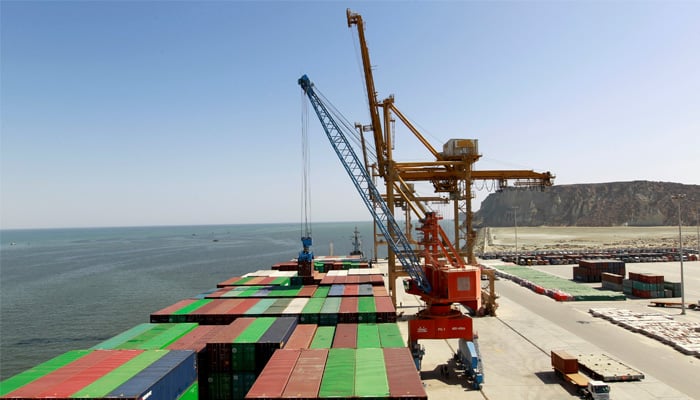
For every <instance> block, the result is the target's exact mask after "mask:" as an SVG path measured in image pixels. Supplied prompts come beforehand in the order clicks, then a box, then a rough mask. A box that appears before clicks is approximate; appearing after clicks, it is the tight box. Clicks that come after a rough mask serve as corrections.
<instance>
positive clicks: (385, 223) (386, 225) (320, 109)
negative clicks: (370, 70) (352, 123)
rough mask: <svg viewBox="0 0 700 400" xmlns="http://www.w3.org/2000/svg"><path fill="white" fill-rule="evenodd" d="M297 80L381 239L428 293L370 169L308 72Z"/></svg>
mask: <svg viewBox="0 0 700 400" xmlns="http://www.w3.org/2000/svg"><path fill="white" fill-rule="evenodd" d="M298 83H299V85H300V86H301V88H302V89H303V90H304V93H305V94H306V96H307V97H308V98H309V102H310V103H311V105H312V106H313V108H314V111H315V112H316V115H317V116H318V119H319V120H320V121H321V124H322V125H323V129H324V131H325V132H326V136H327V137H328V140H329V141H330V142H331V145H332V146H333V150H335V153H336V154H337V155H338V158H339V159H340V161H341V163H342V164H343V167H344V168H345V171H346V172H347V173H348V175H349V176H350V179H351V180H352V182H353V184H354V185H355V188H356V189H357V191H358V193H359V194H360V196H361V197H362V200H363V201H364V203H365V205H366V206H367V209H368V210H369V212H370V213H371V214H372V216H373V217H374V220H375V221H376V223H377V226H378V228H379V230H380V231H381V232H382V235H383V236H384V239H386V242H387V243H388V244H389V246H390V247H391V250H392V251H393V252H394V254H396V256H397V257H398V258H399V261H400V262H401V265H402V266H403V268H404V269H405V270H406V272H408V274H409V275H410V277H411V278H412V280H413V282H414V284H415V285H416V286H417V288H418V289H419V290H420V291H421V292H423V293H430V291H431V290H432V288H431V285H430V282H429V281H428V278H427V277H426V275H425V271H424V270H423V267H422V265H421V263H420V260H419V259H418V256H417V255H416V253H415V252H414V251H413V248H412V247H411V244H410V242H409V241H408V238H406V235H405V234H404V233H403V232H402V231H401V229H400V227H399V224H398V223H397V222H396V220H395V219H394V216H393V214H392V213H391V212H390V211H389V207H388V206H387V204H386V203H385V202H384V201H382V200H381V198H382V196H381V194H380V193H379V190H378V189H377V187H376V186H375V185H374V183H373V182H372V179H371V177H370V174H369V172H367V169H366V168H365V167H364V165H363V164H362V163H361V162H360V158H359V157H358V156H357V153H355V150H354V149H353V147H352V146H351V145H350V142H349V141H348V139H347V136H346V135H345V134H344V133H343V129H344V128H345V127H344V126H342V125H340V124H338V122H336V120H335V119H334V118H333V115H332V114H331V113H330V111H329V109H328V107H326V105H325V104H324V102H323V101H322V100H321V99H320V97H319V96H318V94H317V93H316V91H315V90H314V87H313V84H312V83H311V81H310V80H309V77H308V76H306V75H304V76H302V77H301V78H299V81H298ZM373 199H375V200H377V201H376V204H377V205H378V209H375V207H374V206H373V202H374V201H373Z"/></svg>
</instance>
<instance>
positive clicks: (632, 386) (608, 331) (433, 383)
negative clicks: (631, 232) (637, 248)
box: [378, 260, 700, 400]
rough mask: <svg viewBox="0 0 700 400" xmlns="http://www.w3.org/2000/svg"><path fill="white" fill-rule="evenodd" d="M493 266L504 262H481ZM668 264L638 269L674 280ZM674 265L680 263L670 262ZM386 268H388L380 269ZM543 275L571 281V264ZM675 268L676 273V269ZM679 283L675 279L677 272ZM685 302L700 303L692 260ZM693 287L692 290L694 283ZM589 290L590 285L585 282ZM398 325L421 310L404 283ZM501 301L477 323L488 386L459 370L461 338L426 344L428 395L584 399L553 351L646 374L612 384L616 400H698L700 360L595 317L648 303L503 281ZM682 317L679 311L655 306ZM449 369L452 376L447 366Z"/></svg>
mask: <svg viewBox="0 0 700 400" xmlns="http://www.w3.org/2000/svg"><path fill="white" fill-rule="evenodd" d="M482 262H483V263H484V264H486V265H489V264H491V265H497V264H503V262H502V261H498V262H496V261H495V260H482ZM666 264H667V263H650V264H635V265H634V266H633V267H634V268H640V269H643V270H647V271H649V272H654V270H655V268H660V269H663V270H664V271H665V273H666V274H667V275H670V272H669V270H670V269H671V268H673V267H672V266H669V265H666ZM670 264H673V263H670ZM378 267H379V268H380V269H384V270H385V269H386V265H385V264H382V263H381V262H380V263H379V264H378ZM536 268H538V269H540V270H545V271H546V272H547V273H551V274H554V275H559V276H562V277H566V276H570V274H571V266H538V267H536ZM674 269H675V268H674ZM671 277H672V278H674V277H673V276H672V275H671ZM685 278H686V298H688V299H695V298H700V286H695V285H694V282H697V281H698V280H699V279H700V262H688V263H686V270H685ZM689 283H690V285H689ZM586 285H590V284H586ZM396 287H397V288H398V296H397V302H398V303H399V304H398V307H397V312H398V313H399V315H401V313H403V315H402V316H401V317H400V318H399V319H398V322H399V328H400V329H401V330H402V333H403V334H404V335H406V334H407V332H406V330H407V329H408V328H407V323H406V322H405V320H406V319H407V318H409V317H410V315H411V314H412V313H415V312H417V311H418V310H419V309H420V305H419V303H418V300H417V298H416V297H415V296H412V295H407V294H405V293H404V292H403V291H402V289H401V288H402V285H397V286H396ZM496 292H497V294H498V296H499V299H498V303H499V308H498V310H497V317H483V318H476V319H475V320H474V327H475V330H476V331H477V333H478V335H479V344H480V349H481V355H482V359H483V365H484V385H483V387H482V390H481V391H477V390H473V389H471V388H470V387H469V385H468V384H467V382H466V380H465V379H464V377H463V376H461V375H460V374H461V371H459V370H458V369H455V368H456V363H455V362H454V361H453V360H452V354H453V353H454V351H456V350H457V346H458V345H457V341H456V340H433V341H429V340H426V341H423V342H421V344H423V345H424V346H425V347H426V351H425V356H424V358H423V365H422V368H421V378H422V380H423V383H424V385H425V389H426V392H427V394H428V398H434V399H439V398H453V397H456V396H459V398H461V399H489V400H499V399H502V400H512V399H531V398H537V399H545V400H546V399H551V400H557V399H567V398H572V399H574V398H579V397H578V395H577V394H576V393H575V392H574V391H573V390H569V389H568V387H567V386H566V385H564V382H563V381H562V380H561V378H559V377H558V376H556V374H555V372H554V370H553V369H552V367H551V364H550V356H549V354H550V353H549V352H550V351H551V350H552V349H567V350H568V351H569V352H570V353H571V354H606V355H608V356H609V357H611V358H612V359H614V360H616V361H617V362H620V363H622V364H625V365H627V366H629V367H630V368H632V369H634V370H635V371H639V372H640V373H642V374H644V378H643V379H641V380H634V381H622V382H610V383H609V384H610V387H611V392H610V394H611V398H612V399H616V400H626V399H629V400H633V399H634V400H638V399H642V400H652V399H660V398H663V399H698V398H700V381H698V379H697V377H698V376H700V359H699V358H697V357H694V356H690V355H685V354H683V353H681V352H679V351H678V350H676V349H674V348H673V347H670V346H666V345H664V344H662V343H660V342H658V341H657V340H654V339H653V338H650V337H648V336H645V335H642V334H639V333H635V332H631V331H629V330H627V329H624V328H622V327H620V326H617V325H614V324H612V323H610V322H608V321H606V320H603V319H601V318H596V317H594V316H593V315H591V314H590V313H589V312H588V310H589V309H590V308H592V307H618V308H625V309H631V310H635V311H639V312H643V311H647V312H648V311H649V310H650V307H649V306H648V304H649V300H648V299H628V300H626V301H603V302H601V301H594V302H591V301H571V302H557V301H555V300H554V299H552V298H550V297H547V296H545V295H540V294H537V293H535V292H533V291H531V290H530V289H528V288H525V287H523V286H520V285H518V284H517V283H514V282H512V281H508V280H498V281H496ZM651 310H652V311H655V312H656V311H658V312H666V313H668V314H669V315H670V316H673V317H674V318H677V317H681V316H680V315H678V314H679V310H678V309H673V308H670V309H655V308H654V309H651ZM682 317H683V318H682V319H683V320H687V321H694V322H698V323H700V312H697V311H688V313H687V315H685V316H682ZM443 365H446V366H447V374H443V373H442V366H443Z"/></svg>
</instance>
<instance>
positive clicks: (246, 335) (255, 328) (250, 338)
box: [231, 317, 277, 372]
mask: <svg viewBox="0 0 700 400" xmlns="http://www.w3.org/2000/svg"><path fill="white" fill-rule="evenodd" d="M276 320H277V319H276V318H272V317H261V318H256V319H255V321H253V322H252V323H251V324H250V325H248V327H247V328H246V329H245V330H244V331H243V332H241V334H240V335H238V337H237V338H236V340H234V341H233V343H232V345H231V357H232V359H231V368H232V370H233V371H240V372H243V371H255V343H256V342H257V341H258V340H260V338H261V337H262V335H264V334H265V332H267V330H268V329H269V328H270V326H271V325H272V324H273V323H274V322H275V321H276Z"/></svg>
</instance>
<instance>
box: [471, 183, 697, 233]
mask: <svg viewBox="0 0 700 400" xmlns="http://www.w3.org/2000/svg"><path fill="white" fill-rule="evenodd" d="M674 194H685V195H686V197H685V198H684V199H683V201H682V203H681V214H682V220H683V224H684V225H695V224H696V223H697V212H698V208H699V207H700V185H684V184H680V183H671V182H650V181H634V182H611V183H592V184H578V185H555V186H552V187H549V188H547V189H545V190H544V191H542V192H541V191H537V190H528V189H517V188H509V189H506V190H504V191H502V192H499V193H492V194H490V195H489V196H488V197H487V198H486V200H484V201H483V202H482V203H481V208H480V209H479V211H478V212H476V213H475V215H474V224H475V227H482V226H492V227H496V226H513V224H514V217H515V215H516V214H517V219H518V226H541V225H547V226H620V225H629V226H662V225H678V205H677V203H675V202H674V200H673V199H672V198H671V196H672V195H674Z"/></svg>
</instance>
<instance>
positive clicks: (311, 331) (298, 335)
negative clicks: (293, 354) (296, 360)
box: [284, 324, 318, 349]
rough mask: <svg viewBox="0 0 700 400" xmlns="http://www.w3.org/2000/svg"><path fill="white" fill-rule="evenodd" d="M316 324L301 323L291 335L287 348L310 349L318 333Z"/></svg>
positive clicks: (285, 346)
mask: <svg viewBox="0 0 700 400" xmlns="http://www.w3.org/2000/svg"><path fill="white" fill-rule="evenodd" d="M317 327H318V326H317V325H316V324H299V325H297V327H296V328H294V333H292V336H290V337H289V340H288V341H287V344H285V345H284V348H285V349H308V348H309V346H311V342H312V341H313V340H314V335H315V334H316V328H317Z"/></svg>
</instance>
